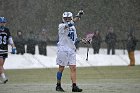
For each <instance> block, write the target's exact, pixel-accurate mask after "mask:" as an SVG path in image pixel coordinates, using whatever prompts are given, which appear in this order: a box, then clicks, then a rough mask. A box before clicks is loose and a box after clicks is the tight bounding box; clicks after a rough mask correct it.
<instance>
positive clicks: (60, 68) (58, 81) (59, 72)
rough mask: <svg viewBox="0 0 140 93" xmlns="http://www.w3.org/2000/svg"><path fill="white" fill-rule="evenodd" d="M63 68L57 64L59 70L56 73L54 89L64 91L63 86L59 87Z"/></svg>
mask: <svg viewBox="0 0 140 93" xmlns="http://www.w3.org/2000/svg"><path fill="white" fill-rule="evenodd" d="M63 70H64V66H60V65H59V70H58V72H57V75H56V77H57V84H56V91H61V92H64V90H63V88H62V87H61V77H62V73H63Z"/></svg>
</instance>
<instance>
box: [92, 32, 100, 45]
mask: <svg viewBox="0 0 140 93" xmlns="http://www.w3.org/2000/svg"><path fill="white" fill-rule="evenodd" d="M101 42H102V39H101V36H100V35H96V34H95V35H94V36H93V37H92V47H93V48H100V46H101Z"/></svg>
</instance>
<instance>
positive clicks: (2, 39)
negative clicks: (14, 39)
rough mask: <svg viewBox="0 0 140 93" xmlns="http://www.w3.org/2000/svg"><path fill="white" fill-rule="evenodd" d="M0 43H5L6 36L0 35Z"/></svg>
mask: <svg viewBox="0 0 140 93" xmlns="http://www.w3.org/2000/svg"><path fill="white" fill-rule="evenodd" d="M0 44H6V36H0Z"/></svg>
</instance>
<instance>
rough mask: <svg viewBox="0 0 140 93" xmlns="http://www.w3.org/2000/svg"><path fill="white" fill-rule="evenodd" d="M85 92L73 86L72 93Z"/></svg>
mask: <svg viewBox="0 0 140 93" xmlns="http://www.w3.org/2000/svg"><path fill="white" fill-rule="evenodd" d="M82 91H83V90H82V89H80V88H79V87H78V86H73V87H72V92H82Z"/></svg>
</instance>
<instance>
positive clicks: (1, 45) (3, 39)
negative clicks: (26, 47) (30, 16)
mask: <svg viewBox="0 0 140 93" xmlns="http://www.w3.org/2000/svg"><path fill="white" fill-rule="evenodd" d="M6 23H7V20H6V18H4V17H0V77H1V79H2V83H3V84H5V83H6V82H7V81H8V78H7V77H6V76H5V74H4V67H3V65H4V62H5V59H6V58H7V57H8V44H10V45H11V46H12V52H11V53H12V54H15V53H16V47H15V45H14V42H13V39H12V36H11V34H10V32H9V29H8V28H6V27H5V26H6Z"/></svg>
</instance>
